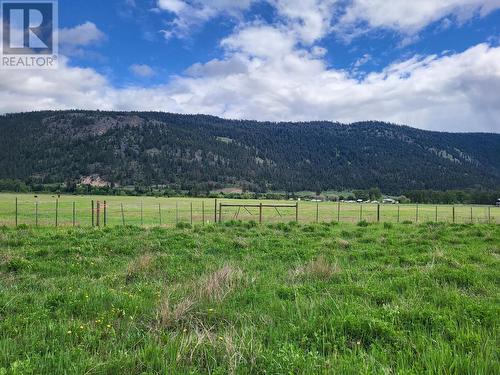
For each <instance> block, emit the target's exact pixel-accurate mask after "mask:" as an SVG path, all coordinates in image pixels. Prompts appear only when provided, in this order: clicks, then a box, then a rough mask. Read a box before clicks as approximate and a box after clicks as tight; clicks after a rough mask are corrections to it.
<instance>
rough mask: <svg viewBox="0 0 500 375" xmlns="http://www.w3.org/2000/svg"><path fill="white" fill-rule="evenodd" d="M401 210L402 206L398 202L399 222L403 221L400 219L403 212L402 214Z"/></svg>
mask: <svg viewBox="0 0 500 375" xmlns="http://www.w3.org/2000/svg"><path fill="white" fill-rule="evenodd" d="M400 212H401V206H400V205H399V204H398V223H399V222H400V221H401V220H400V219H401V214H400Z"/></svg>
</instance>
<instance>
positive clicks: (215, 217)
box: [214, 198, 217, 223]
mask: <svg viewBox="0 0 500 375" xmlns="http://www.w3.org/2000/svg"><path fill="white" fill-rule="evenodd" d="M214 222H215V223H217V198H215V209H214Z"/></svg>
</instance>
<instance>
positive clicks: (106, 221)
mask: <svg viewBox="0 0 500 375" xmlns="http://www.w3.org/2000/svg"><path fill="white" fill-rule="evenodd" d="M103 214H104V226H107V225H108V202H106V201H104V213H103Z"/></svg>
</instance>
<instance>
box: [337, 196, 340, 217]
mask: <svg viewBox="0 0 500 375" xmlns="http://www.w3.org/2000/svg"><path fill="white" fill-rule="evenodd" d="M337 222H339V223H340V199H339V202H338V204H337Z"/></svg>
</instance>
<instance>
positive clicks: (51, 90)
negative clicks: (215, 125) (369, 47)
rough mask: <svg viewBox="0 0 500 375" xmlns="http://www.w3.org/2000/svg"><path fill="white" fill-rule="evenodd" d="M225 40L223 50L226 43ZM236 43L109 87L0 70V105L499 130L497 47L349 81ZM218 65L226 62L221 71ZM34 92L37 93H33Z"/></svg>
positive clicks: (319, 65) (309, 60) (80, 74)
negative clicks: (225, 52)
mask: <svg viewBox="0 0 500 375" xmlns="http://www.w3.org/2000/svg"><path fill="white" fill-rule="evenodd" d="M236 46H237V45H233V46H232V48H236ZM250 51H252V54H248V52H247V51H246V50H245V49H244V48H239V49H238V48H237V49H235V50H233V52H232V53H231V55H229V56H228V57H227V58H226V59H224V60H213V61H211V62H209V63H208V64H205V65H203V64H197V65H196V66H194V67H193V68H192V71H191V73H192V74H191V75H189V74H186V75H183V76H179V77H177V78H176V79H174V80H173V82H171V83H169V84H166V85H159V86H156V87H153V88H147V89H146V88H141V87H127V88H123V89H118V88H114V87H113V86H112V85H111V84H110V83H109V82H108V81H107V80H106V79H105V77H103V76H102V75H100V74H98V73H97V72H95V71H93V70H92V69H81V68H74V67H69V66H68V65H67V64H66V62H65V61H64V59H63V61H61V66H60V69H59V70H58V71H41V72H39V74H37V75H34V74H33V72H24V71H19V72H12V71H9V72H5V71H2V72H0V111H1V112H16V111H24V110H39V109H42V108H43V109H72V108H86V109H101V110H112V109H114V110H163V111H172V112H180V113H207V114H213V115H219V116H222V117H227V118H247V119H257V120H276V121H279V120H286V121H290V120H297V121H306V120H316V119H317V120H335V121H337V120H338V121H343V122H352V121H358V120H367V119H375V120H384V121H391V122H395V123H403V124H409V125H413V126H417V127H420V128H424V129H432V130H448V131H493V132H500V122H499V120H498V119H499V118H500V98H499V97H498V95H494V93H496V92H500V64H499V63H498V62H499V61H500V47H491V46H489V45H487V44H479V45H477V46H474V47H472V48H470V49H468V50H466V51H464V52H462V53H458V54H448V55H444V56H427V57H421V56H414V57H413V58H411V59H408V60H405V61H402V62H398V63H394V64H392V65H390V66H389V67H387V68H386V69H384V70H382V71H380V72H376V73H371V74H368V75H366V76H364V77H363V78H361V79H359V78H355V77H353V76H352V75H350V74H349V73H348V72H346V71H339V70H334V69H329V68H328V67H327V66H326V64H325V63H324V62H323V61H322V60H320V59H317V58H315V57H314V56H313V55H311V54H309V53H307V51H304V50H300V49H294V50H293V51H291V52H290V53H283V54H282V55H280V57H279V58H274V57H273V58H271V59H269V58H268V56H267V55H266V54H262V55H259V56H255V55H254V53H253V50H250ZM226 68H228V69H226ZM41 93H43V95H42V94H41Z"/></svg>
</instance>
